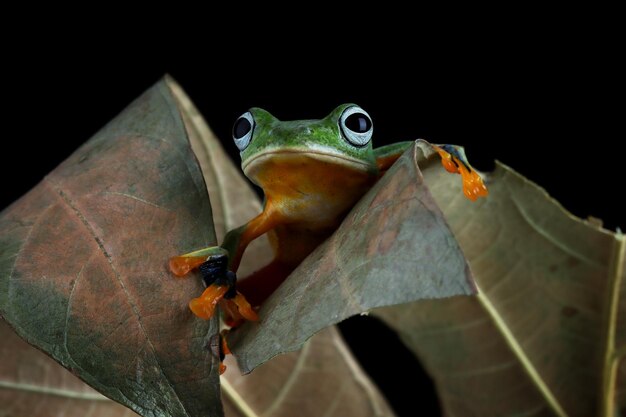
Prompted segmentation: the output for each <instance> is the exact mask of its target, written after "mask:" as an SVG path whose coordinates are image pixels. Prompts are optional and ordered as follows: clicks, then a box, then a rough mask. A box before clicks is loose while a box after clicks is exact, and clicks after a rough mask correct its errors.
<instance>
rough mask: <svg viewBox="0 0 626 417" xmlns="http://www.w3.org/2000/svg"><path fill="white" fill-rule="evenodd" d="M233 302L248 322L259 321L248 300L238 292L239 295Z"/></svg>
mask: <svg viewBox="0 0 626 417" xmlns="http://www.w3.org/2000/svg"><path fill="white" fill-rule="evenodd" d="M231 301H232V302H233V303H235V305H236V306H237V310H239V314H241V315H242V316H243V317H244V318H245V319H246V320H250V321H257V320H259V315H258V314H257V313H256V311H254V310H253V309H252V306H251V305H250V303H249V302H248V300H246V298H245V297H244V296H243V295H242V294H241V293H240V292H239V291H237V295H236V296H235V297H234V298H233V299H232V300H231Z"/></svg>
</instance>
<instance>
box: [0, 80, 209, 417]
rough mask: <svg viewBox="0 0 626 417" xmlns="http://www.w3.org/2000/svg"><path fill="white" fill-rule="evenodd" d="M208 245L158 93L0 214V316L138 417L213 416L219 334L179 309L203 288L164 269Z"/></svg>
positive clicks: (169, 102)
mask: <svg viewBox="0 0 626 417" xmlns="http://www.w3.org/2000/svg"><path fill="white" fill-rule="evenodd" d="M68 123H69V128H71V120H69V121H68ZM51 136H53V137H55V138H57V140H62V133H59V132H51ZM210 244H215V238H214V234H213V228H212V223H211V208H210V206H209V201H208V198H207V194H206V189H205V186H204V181H203V179H202V174H201V172H200V169H199V168H198V165H197V162H196V160H195V158H194V156H193V154H192V152H191V149H190V147H189V143H188V141H187V138H186V132H185V129H184V125H183V122H182V120H181V116H180V114H179V109H178V106H177V104H176V101H175V100H174V99H173V98H172V93H171V90H170V89H169V87H168V86H167V84H166V83H165V82H160V83H158V84H157V85H156V86H155V87H153V88H152V89H150V90H149V91H148V92H146V93H145V94H144V95H143V96H141V97H140V98H139V99H138V100H137V101H135V102H134V103H133V104H132V105H131V106H130V107H128V108H127V109H126V110H125V111H124V112H123V113H122V114H121V115H120V116H118V117H117V118H116V119H115V120H114V121H112V122H111V123H110V124H108V125H107V126H106V127H105V128H104V129H103V130H101V131H100V132H99V133H97V134H96V135H95V136H94V137H93V138H92V139H91V140H90V141H89V142H87V143H86V144H85V145H83V146H82V147H81V148H80V149H79V150H77V151H76V152H75V153H74V154H73V155H72V156H71V157H70V158H68V159H67V160H66V161H65V162H64V163H63V164H61V165H60V166H59V167H58V168H57V169H56V170H54V171H53V172H52V173H51V174H50V175H48V176H47V177H46V178H45V179H44V180H43V181H42V182H41V184H39V185H38V186H37V187H36V188H35V189H33V190H32V191H31V192H29V193H28V194H27V195H26V196H24V197H23V198H22V199H20V200H19V201H18V202H16V203H14V204H13V205H12V206H10V207H9V208H8V209H6V210H5V211H4V212H2V214H1V215H0V314H1V315H2V316H3V317H4V319H5V320H7V321H8V322H9V323H10V324H11V326H12V327H13V328H14V329H15V330H16V331H17V332H18V334H19V335H20V336H22V337H23V338H24V339H26V340H27V341H28V342H29V343H31V344H33V345H35V346H37V347H38V348H40V349H42V350H44V351H45V352H47V353H48V354H49V355H51V356H52V357H53V358H54V359H56V360H57V361H58V362H60V363H61V364H62V365H63V366H65V367H67V368H68V369H70V370H71V371H72V372H73V373H75V374H76V375H78V376H79V377H80V378H81V379H83V380H84V381H86V382H87V383H88V384H90V385H91V386H93V387H94V388H96V389H97V390H98V391H100V392H102V393H103V394H105V395H106V396H108V397H110V398H112V399H115V400H116V401H119V402H121V403H122V404H125V405H127V406H128V407H130V408H132V409H133V410H135V411H137V412H138V413H139V414H142V415H144V416H207V415H220V414H221V407H220V402H219V388H218V376H217V366H216V365H217V360H216V359H215V357H214V355H213V354H212V352H211V351H210V349H207V344H208V342H209V340H210V338H211V336H212V335H214V334H215V333H216V332H217V323H216V321H215V320H213V321H209V322H205V321H202V320H197V319H196V318H195V317H193V316H192V314H191V313H190V312H189V309H188V308H187V302H188V301H189V299H190V298H192V297H194V296H197V294H198V293H199V292H201V291H202V286H201V284H200V281H199V280H198V279H193V278H192V279H188V280H175V279H174V278H173V277H172V276H171V274H170V273H169V271H168V270H167V264H166V260H167V259H168V258H169V257H170V256H172V255H175V254H178V253H181V252H185V251H188V250H191V249H195V248H198V247H204V246H207V245H210Z"/></svg>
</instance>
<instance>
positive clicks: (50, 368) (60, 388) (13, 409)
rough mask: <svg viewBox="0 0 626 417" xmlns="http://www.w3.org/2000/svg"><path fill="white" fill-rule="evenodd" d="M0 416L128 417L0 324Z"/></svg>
mask: <svg viewBox="0 0 626 417" xmlns="http://www.w3.org/2000/svg"><path fill="white" fill-rule="evenodd" d="M0 340H2V343H0V358H2V361H0V404H1V405H0V416H3V417H27V416H28V417H32V416H40V415H46V416H60V415H63V416H65V417H84V416H87V415H89V416H90V417H131V416H136V415H137V414H135V413H133V412H132V411H131V410H129V409H128V408H126V407H123V406H121V405H120V404H118V403H116V402H114V401H111V400H109V399H108V398H107V397H105V396H103V395H101V394H98V393H97V392H96V391H94V390H93V389H91V388H90V387H89V386H87V385H86V384H85V383H84V382H82V381H81V380H80V379H78V378H76V377H75V376H74V375H72V374H71V373H70V372H68V371H67V370H65V369H63V368H62V367H61V366H59V365H58V364H57V363H56V362H54V361H53V360H52V359H50V358H49V357H48V356H47V355H45V354H44V353H42V352H40V351H39V350H37V349H35V348H34V347H32V346H30V345H29V344H28V343H26V342H24V341H23V340H22V339H20V338H19V337H18V336H17V334H16V333H15V332H14V331H13V330H12V329H11V328H10V327H9V325H8V324H6V323H5V322H4V321H3V320H0Z"/></svg>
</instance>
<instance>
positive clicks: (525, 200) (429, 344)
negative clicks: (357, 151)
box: [374, 162, 626, 417]
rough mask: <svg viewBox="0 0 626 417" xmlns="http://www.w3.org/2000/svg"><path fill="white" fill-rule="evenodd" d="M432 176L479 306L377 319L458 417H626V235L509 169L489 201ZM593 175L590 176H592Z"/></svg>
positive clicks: (416, 307) (435, 305) (459, 304)
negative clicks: (577, 213) (466, 195)
mask: <svg viewBox="0 0 626 417" xmlns="http://www.w3.org/2000/svg"><path fill="white" fill-rule="evenodd" d="M437 164H438V163H437V162H432V163H431V164H430V165H428V166H426V167H425V168H424V176H425V178H426V182H427V183H428V184H429V187H430V189H431V190H432V192H433V196H434V197H435V200H436V201H437V203H438V204H439V206H440V207H441V208H442V210H443V212H444V214H445V216H446V219H447V220H448V221H449V222H450V225H451V227H452V230H453V231H454V233H455V236H456V237H457V239H458V241H459V243H460V244H461V247H462V248H463V251H464V252H465V254H466V255H467V258H468V260H469V262H470V266H471V268H472V271H473V273H474V276H475V278H476V281H477V284H478V288H479V294H478V297H458V298H452V299H448V300H441V301H436V302H435V301H425V302H419V303H412V304H408V305H403V306H396V307H390V308H385V309H381V310H378V311H376V312H374V314H376V315H378V316H379V317H382V318H383V319H384V320H385V321H387V323H389V324H390V325H391V326H392V327H394V328H395V329H397V330H398V332H399V333H400V335H401V336H402V338H403V339H404V341H405V342H406V343H407V345H408V346H409V347H410V348H411V349H412V350H413V351H414V352H415V353H416V355H418V356H419V358H420V359H421V360H422V361H423V362H424V363H425V365H426V366H427V368H428V370H429V371H430V373H431V375H432V376H433V378H434V379H435V381H436V384H437V388H438V391H439V395H440V398H441V401H442V404H443V407H444V409H445V412H446V414H447V415H455V416H468V415H472V416H474V415H477V416H478V415H479V416H513V415H515V416H520V415H559V416H611V417H612V416H614V415H626V365H625V364H624V362H625V360H624V358H625V354H626V278H625V277H624V275H625V273H626V268H625V263H626V260H625V251H626V244H625V240H624V235H621V234H615V233H611V232H609V231H607V230H604V229H602V228H600V227H599V226H597V225H596V224H593V223H591V222H586V221H582V220H580V219H578V218H576V217H574V216H572V215H571V214H569V213H567V212H566V211H565V210H563V208H562V207H561V206H560V205H559V204H558V203H557V202H556V201H554V200H553V199H551V198H550V197H549V196H548V195H547V194H546V192H545V191H544V190H542V189H541V188H539V187H538V186H537V185H535V184H533V183H531V182H530V181H528V180H526V179H525V178H523V177H522V176H520V175H519V174H517V173H515V172H514V171H512V170H511V169H509V168H507V167H505V166H503V165H501V164H499V165H498V166H497V169H496V171H495V172H494V173H493V174H491V175H489V177H488V183H489V191H490V195H489V198H488V199H484V200H481V201H479V202H477V203H475V204H469V203H468V202H466V201H465V200H464V199H463V198H462V197H460V194H459V192H460V189H459V187H458V184H456V183H455V182H454V181H451V179H450V178H449V177H447V176H445V175H442V174H441V173H440V170H439V169H438V167H437ZM581 169H584V168H581Z"/></svg>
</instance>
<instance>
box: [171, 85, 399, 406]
mask: <svg viewBox="0 0 626 417" xmlns="http://www.w3.org/2000/svg"><path fill="white" fill-rule="evenodd" d="M170 81H171V80H170ZM169 85H170V88H171V89H172V91H173V92H174V96H175V97H176V99H177V100H178V102H179V105H180V107H181V108H182V109H183V110H184V111H183V113H182V114H183V120H184V121H185V127H186V128H187V131H188V133H189V138H190V141H191V145H192V148H193V149H194V153H195V154H196V156H197V158H198V160H199V161H200V167H201V168H202V171H203V174H204V179H205V181H206V183H207V188H208V190H209V195H210V198H211V203H212V207H213V219H214V224H215V227H216V234H217V235H218V236H219V237H220V238H221V237H223V236H224V234H225V233H226V231H227V230H229V229H232V228H235V227H238V226H240V225H242V224H244V223H245V222H246V221H248V220H250V219H251V218H253V217H254V216H255V215H257V214H258V213H260V212H261V205H260V203H259V200H258V198H257V197H256V195H255V194H254V192H253V191H252V189H251V187H250V186H249V185H248V183H247V182H246V180H245V179H244V178H243V176H242V174H241V170H240V169H238V168H235V166H234V165H233V163H232V162H231V161H230V159H229V158H228V156H227V155H226V153H225V152H224V150H223V149H222V147H221V145H220V143H219V141H218V140H217V138H216V137H215V135H214V134H213V132H211V130H210V129H209V127H208V126H207V125H206V122H205V121H204V120H203V118H202V116H201V115H200V114H199V113H198V111H197V109H196V108H195V106H194V105H193V104H192V102H191V101H190V100H189V98H188V97H187V96H186V95H185V93H184V92H183V91H182V89H181V88H180V86H178V85H177V84H174V83H171V82H170V84H169ZM272 258H273V254H272V250H271V247H270V246H269V241H268V240H267V238H262V239H257V240H256V241H255V242H254V243H253V245H251V246H249V247H248V249H247V250H246V255H245V256H244V259H243V262H242V264H241V267H240V268H239V271H240V272H241V271H244V272H242V273H240V276H241V277H245V276H246V272H245V271H250V272H252V271H254V270H256V269H258V268H260V267H262V266H263V265H265V264H266V263H267V262H269V261H270V260H271V259H272ZM226 364H227V365H228V370H227V372H226V373H225V374H224V375H223V376H222V378H221V381H222V398H223V401H224V406H225V413H226V415H227V416H245V417H251V416H256V415H264V416H267V417H272V416H273V417H278V416H282V415H285V416H292V415H298V416H300V417H307V416H319V415H327V416H329V417H330V416H333V415H340V416H342V417H349V416H359V417H360V416H391V415H393V413H392V412H391V411H390V409H389V407H388V406H387V404H386V402H385V400H384V399H383V397H382V395H381V394H380V393H379V392H378V390H377V388H376V387H375V385H374V384H373V383H372V382H371V381H370V380H369V378H368V377H367V375H365V373H364V372H363V371H362V370H361V368H360V366H359V365H358V363H357V362H356V361H355V359H354V358H353V357H352V354H351V353H350V351H349V349H348V347H347V346H346V345H345V343H344V342H343V340H342V339H341V337H340V336H339V335H338V332H337V330H336V329H335V328H330V329H326V330H324V331H323V332H320V333H319V334H318V335H315V336H314V337H313V338H312V339H311V340H310V341H308V342H307V343H306V345H305V347H304V348H303V349H302V350H300V351H298V352H291V353H288V354H286V355H281V356H279V357H276V358H274V359H273V360H272V361H270V362H268V363H266V364H265V365H264V366H262V367H260V368H259V369H258V370H257V371H256V372H254V373H252V374H250V375H241V374H240V372H239V369H238V368H237V365H236V363H235V360H234V359H233V357H232V356H228V357H227V359H226ZM324 412H326V413H327V414H323V413H324Z"/></svg>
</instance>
